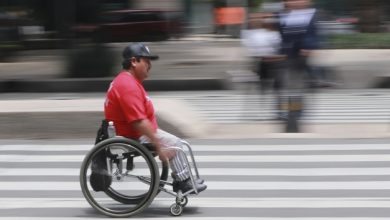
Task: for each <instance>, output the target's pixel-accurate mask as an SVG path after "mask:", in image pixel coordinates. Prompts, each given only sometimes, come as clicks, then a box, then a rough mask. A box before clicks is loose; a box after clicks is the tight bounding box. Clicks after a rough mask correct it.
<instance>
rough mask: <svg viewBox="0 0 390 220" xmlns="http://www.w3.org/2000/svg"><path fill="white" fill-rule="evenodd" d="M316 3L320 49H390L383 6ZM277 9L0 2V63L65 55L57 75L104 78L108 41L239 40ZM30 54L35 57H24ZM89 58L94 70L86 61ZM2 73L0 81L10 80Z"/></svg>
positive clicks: (226, 1)
mask: <svg viewBox="0 0 390 220" xmlns="http://www.w3.org/2000/svg"><path fill="white" fill-rule="evenodd" d="M313 4H314V6H315V7H316V8H317V10H319V14H320V16H319V17H320V21H319V24H318V25H319V27H320V30H321V34H322V35H323V36H324V38H323V45H322V48H323V49H326V48H331V49H336V48H337V49H377V48H378V49H384V48H388V47H389V45H390V43H389V41H390V40H389V39H390V38H389V37H388V32H389V29H390V25H389V14H390V13H389V11H390V3H389V2H388V1H385V0H314V1H313ZM282 8H283V5H282V3H281V1H274V0H164V1H156V0H85V1H76V0H69V1H61V0H53V1H50V0H26V1H23V0H8V1H7V0H1V1H0V62H15V61H20V60H18V59H17V58H18V55H19V56H21V55H26V54H28V55H30V54H32V55H35V56H36V55H40V54H39V53H41V55H49V56H50V55H52V54H58V53H59V52H61V53H64V51H62V50H63V49H66V50H68V51H66V53H67V55H68V56H67V57H66V58H65V59H66V60H65V61H66V63H65V64H64V65H65V66H64V68H65V69H63V70H62V71H61V74H62V76H65V77H102V76H109V75H110V74H112V69H111V68H112V67H113V66H115V64H116V63H115V59H114V58H112V57H114V56H115V53H114V54H113V55H112V56H107V54H106V53H108V54H110V53H111V52H112V45H111V46H108V45H109V43H117V42H134V41H143V42H150V41H151V42H164V41H169V40H171V41H172V40H177V39H183V38H185V37H189V36H199V35H201V36H202V37H204V36H205V35H206V36H207V37H209V38H221V37H225V38H231V39H234V38H239V37H240V31H241V30H243V29H246V28H247V27H248V17H250V14H252V13H256V12H260V11H272V12H277V11H280V10H282ZM325 36H326V37H325ZM122 46H123V45H120V46H119V47H122ZM218 46H219V45H217V47H218ZM171 49H172V50H175V49H176V48H175V47H172V48H171ZM178 49H179V48H178ZM32 50H36V51H34V52H33V53H29V52H26V51H32ZM47 50H57V51H56V53H54V52H53V51H52V52H48V51H47ZM157 50H158V48H157ZM91 54H93V55H95V59H94V61H95V62H94V63H95V64H96V63H98V64H99V66H98V67H92V66H94V65H92V64H91V63H92V61H90V60H88V59H90V57H91V56H90V55H91ZM183 55H187V54H186V53H183ZM76 56H77V57H78V58H77V59H76V58H75V57H76ZM79 57H82V58H83V59H85V62H82V61H84V60H80V59H79ZM27 59H30V57H28V58H27ZM96 59H99V62H96ZM3 69H4V72H5V73H1V75H2V76H3V77H5V76H9V74H7V73H6V72H9V71H8V69H7V68H4V67H3ZM85 70H86V71H85ZM2 72H3V71H2ZM18 72H19V71H18ZM11 75H12V74H11Z"/></svg>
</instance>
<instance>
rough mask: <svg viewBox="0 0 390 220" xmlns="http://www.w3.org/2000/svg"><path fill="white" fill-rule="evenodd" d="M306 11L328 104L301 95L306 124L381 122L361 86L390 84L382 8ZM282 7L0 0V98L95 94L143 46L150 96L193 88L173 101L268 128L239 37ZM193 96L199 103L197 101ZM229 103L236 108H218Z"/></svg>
mask: <svg viewBox="0 0 390 220" xmlns="http://www.w3.org/2000/svg"><path fill="white" fill-rule="evenodd" d="M312 4H313V5H312V6H313V7H314V8H316V9H317V11H318V22H317V26H318V28H319V33H320V36H321V42H320V44H321V50H318V51H317V52H316V53H315V54H314V56H312V57H311V59H310V62H311V65H312V66H313V67H315V68H316V69H317V73H318V76H320V77H319V78H318V79H319V80H320V81H319V82H318V84H316V86H315V87H316V89H318V90H316V91H320V92H322V93H321V94H324V93H326V94H328V95H329V96H331V97H330V98H329V96H327V95H325V96H323V97H322V96H321V95H317V96H315V97H314V96H309V97H308V98H309V99H310V98H312V99H311V101H309V102H306V103H309V104H312V106H308V105H307V106H306V113H305V117H304V119H306V121H314V122H319V123H323V122H326V123H339V122H341V121H342V120H343V122H347V123H350V122H352V123H360V122H363V123H366V122H367V123H371V124H372V123H374V124H375V123H380V124H381V125H384V124H386V123H387V120H388V110H387V109H388V107H389V106H388V100H387V96H386V94H387V91H386V90H380V91H379V90H375V91H373V90H367V89H378V88H379V89H383V88H388V87H389V85H390V80H389V79H390V72H389V70H390V62H389V57H390V51H389V50H387V49H390V34H389V31H390V22H389V21H390V2H389V1H386V0H313V1H312ZM282 10H283V2H282V1H280V0H279V1H276V0H83V1H76V0H67V1H64V0H0V92H1V97H2V99H3V100H6V99H21V98H22V97H30V96H26V93H40V94H41V95H39V96H32V97H31V98H34V97H35V98H38V99H39V98H42V96H43V95H42V94H43V93H45V96H46V95H47V96H52V95H54V94H57V93H80V94H79V95H77V96H80V97H82V96H84V95H82V94H81V93H91V92H99V93H103V92H105V91H106V89H107V86H108V84H109V83H110V81H111V80H112V78H113V77H114V76H115V75H116V73H117V72H118V71H120V69H121V65H120V64H121V61H122V59H121V51H122V49H123V48H124V47H125V46H126V45H127V44H128V43H130V42H147V44H148V45H149V47H150V48H151V50H152V52H153V53H156V54H158V55H160V58H161V59H160V60H158V61H156V62H154V63H153V68H152V74H151V77H150V79H149V80H147V81H146V82H145V87H146V89H147V90H148V91H151V92H164V91H185V90H187V91H188V90H191V91H193V92H192V93H189V94H187V96H185V95H184V96H183V97H181V96H180V97H175V98H177V99H180V100H185V101H189V102H191V104H192V105H194V106H193V107H195V108H196V109H198V110H199V109H200V110H199V112H200V113H201V114H203V115H204V116H205V117H206V118H208V120H210V121H211V122H213V123H214V122H216V123H225V124H226V123H228V124H229V123H230V124H234V123H248V122H259V121H260V122H261V123H265V122H269V121H273V120H274V119H275V112H274V111H275V103H273V102H275V98H274V96H273V94H272V91H266V92H264V91H263V89H262V88H260V87H261V85H260V83H259V79H258V76H257V74H256V73H255V72H254V71H253V63H252V61H251V57H250V56H249V55H248V52H247V48H245V46H243V44H242V39H241V33H242V31H243V30H247V29H249V18H251V16H252V15H254V14H257V13H264V12H266V13H277V12H280V11H282ZM337 89H338V91H336V93H332V90H337ZM344 89H348V90H349V92H345V91H344ZM201 90H206V91H216V90H221V91H219V92H222V93H218V95H216V93H215V92H200V91H201ZM313 91H314V90H313ZM351 91H357V92H358V95H355V93H353V92H352V93H351ZM224 92H226V93H224ZM333 92H334V91H333ZM15 93H17V94H18V93H19V94H23V95H17V94H15ZM49 94H52V95H49ZM160 94H161V93H160ZM180 94H184V93H180ZM317 94H319V93H317ZM235 95H237V96H235ZM343 95H346V96H343ZM77 96H76V97H77ZM95 96H98V97H103V96H104V95H103V94H98V95H95ZM169 97H170V96H169ZM191 97H198V98H199V103H197V102H195V101H194V100H193V99H192V98H191ZM229 97H230V98H231V97H235V98H237V100H236V102H233V103H230V104H226V103H222V101H223V100H225V101H226V99H227V98H229ZM362 97H365V98H367V97H370V98H367V104H364V103H363V104H361V105H360V104H356V102H359V101H362V100H363V101H362V102H364V100H366V99H363V98H362ZM372 97H377V98H378V97H379V98H378V99H375V100H374V99H372ZM322 98H323V99H322ZM233 99H234V98H233ZM197 100H198V99H197ZM200 100H201V101H200ZM221 100H222V101H221ZM314 100H316V101H314ZM219 101H221V102H219ZM348 101H350V103H349V102H348ZM204 102H205V103H207V104H204ZM226 102H228V101H226ZM372 102H374V103H372ZM221 103H222V104H221ZM332 103H333V104H334V105H333V106H332V107H329V106H330V105H332ZM212 104H215V106H212V107H210V109H209V108H208V107H205V105H210V106H211V105H212ZM219 104H220V106H218V105H219ZM348 104H350V108H351V109H348V107H347V105H348ZM363 105H364V107H362V106H363ZM3 106H5V104H4V105H3ZM327 107H329V108H331V109H328V108H327ZM99 108H100V106H99ZM345 108H347V110H345V111H344V109H345ZM367 108H369V109H367ZM95 110H96V109H94V110H93V111H95ZM100 110H101V109H100ZM100 110H99V111H100ZM375 110H378V111H379V112H375ZM343 111H344V112H343ZM351 114H352V115H353V116H351V117H352V118H351V119H346V116H348V115H351ZM354 114H355V115H354ZM374 114H376V115H377V116H378V115H379V116H378V117H376V118H373V115H374ZM224 116H226V117H224ZM7 117H9V115H8V116H7V115H6V116H5V119H4V120H7ZM99 117H100V116H99ZM99 117H98V116H96V117H94V118H93V119H92V118H91V120H90V122H89V124H88V123H85V127H87V125H88V126H91V127H92V126H93V124H92V121H94V122H95V123H96V121H98V118H99ZM40 120H42V118H40ZM10 124H12V122H10ZM382 128H384V127H382ZM19 129H20V128H19ZM3 130H4V131H6V130H7V128H6V127H4V129H3ZM233 130H234V129H233ZM282 130H284V129H283V128H282ZM9 133H10V132H9Z"/></svg>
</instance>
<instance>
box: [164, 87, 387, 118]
mask: <svg viewBox="0 0 390 220" xmlns="http://www.w3.org/2000/svg"><path fill="white" fill-rule="evenodd" d="M156 97H170V98H174V99H177V100H181V101H184V102H186V103H188V105H190V106H192V107H193V108H194V109H195V110H197V111H198V112H199V114H200V115H202V116H203V117H204V118H205V119H206V120H208V121H210V122H213V123H223V124H224V123H228V124H232V123H259V122H273V121H275V119H276V117H277V114H276V112H275V109H276V99H275V94H272V93H265V94H261V95H260V94H259V93H257V92H256V91H253V90H248V91H242V90H234V91H222V92H221V91H203V92H202V91H199V92H196V93H194V92H192V93H186V92H181V93H180V94H177V93H171V94H164V95H162V94H160V95H156ZM302 120H303V121H304V122H307V123H389V122H390V93H389V92H388V91H387V90H381V89H372V90H327V91H325V92H318V93H312V94H306V95H305V98H304V113H303V117H302Z"/></svg>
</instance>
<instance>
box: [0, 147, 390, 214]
mask: <svg viewBox="0 0 390 220" xmlns="http://www.w3.org/2000/svg"><path fill="white" fill-rule="evenodd" d="M92 142H93V140H86V139H78V140H76V139H75V140H50V141H49V140H34V141H32V140H9V139H8V140H0V198H1V199H0V201H1V202H0V204H1V205H0V210H1V211H0V220H1V219H27V218H28V219H42V218H46V219H87V218H102V217H104V216H102V215H101V214H100V213H98V212H97V211H95V210H94V209H93V208H92V207H91V206H89V204H88V203H87V202H86V201H85V199H84V198H83V195H82V193H81V190H80V187H79V183H78V172H79V168H80V165H81V161H82V159H83V157H84V155H85V154H86V152H87V151H88V149H90V148H91V147H92ZM388 142H389V139H249V140H244V139H236V140H190V143H191V144H192V146H193V149H194V151H195V155H196V159H197V161H198V166H199V169H200V170H199V171H200V174H201V176H202V177H203V178H204V179H205V180H206V183H207V184H208V189H207V190H206V191H205V192H202V193H201V194H200V195H198V196H192V197H190V198H189V204H188V205H187V207H185V208H184V212H183V214H182V216H181V217H180V218H181V219H272V220H275V219H277V220H279V219H286V220H287V219H288V220H292V219H302V218H308V219H309V218H310V219H319V218H321V219H327V220H328V219H329V220H335V219H340V220H347V219H356V218H359V219H360V220H361V219H367V220H368V219H370V220H382V219H389V217H390V212H389V210H390V199H389V198H390V172H389V167H390V146H389V145H388ZM173 201H174V200H173V198H172V197H171V196H169V195H167V194H164V193H160V195H159V196H158V197H157V198H155V200H154V201H153V203H152V204H151V206H150V207H149V208H147V209H146V210H144V212H142V213H141V214H139V215H137V216H134V217H133V218H142V219H145V218H160V219H161V218H163V219H168V218H171V216H170V214H169V206H170V204H171V203H173Z"/></svg>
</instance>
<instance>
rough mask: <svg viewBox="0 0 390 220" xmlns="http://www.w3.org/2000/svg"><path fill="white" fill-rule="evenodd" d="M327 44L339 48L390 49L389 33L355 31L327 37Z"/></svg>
mask: <svg viewBox="0 0 390 220" xmlns="http://www.w3.org/2000/svg"><path fill="white" fill-rule="evenodd" d="M328 46H329V47H330V48H340V49H390V33H357V34H346V35H334V36H331V37H329V39H328Z"/></svg>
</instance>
